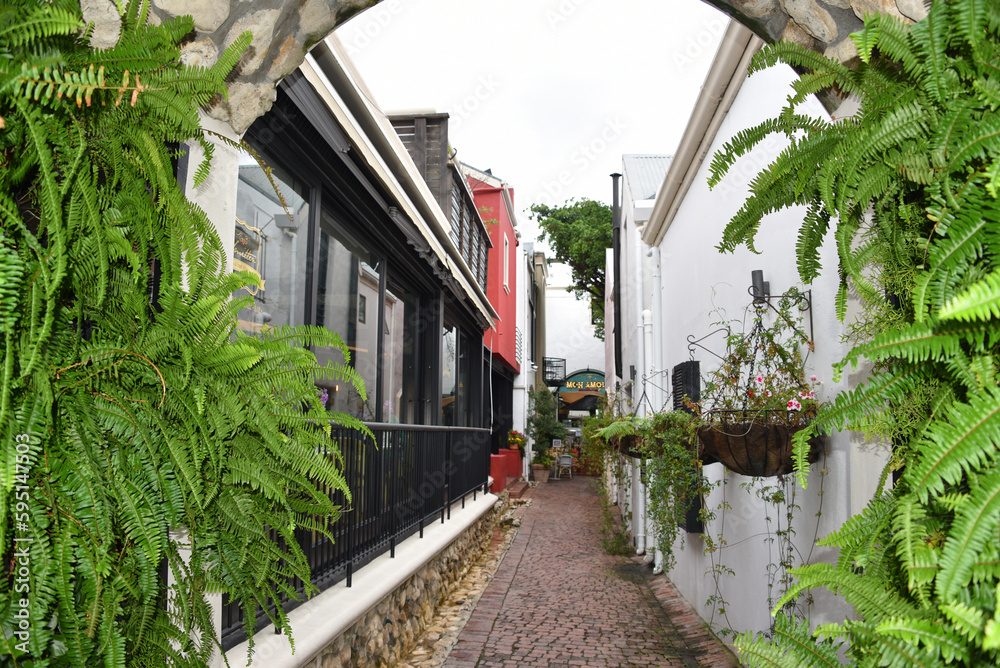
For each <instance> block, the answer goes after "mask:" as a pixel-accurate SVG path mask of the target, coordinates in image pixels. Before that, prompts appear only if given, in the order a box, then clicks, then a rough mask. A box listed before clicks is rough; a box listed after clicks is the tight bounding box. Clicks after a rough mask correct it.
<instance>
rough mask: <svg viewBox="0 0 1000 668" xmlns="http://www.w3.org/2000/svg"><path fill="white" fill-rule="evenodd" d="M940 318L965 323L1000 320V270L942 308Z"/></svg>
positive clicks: (988, 275)
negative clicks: (992, 319)
mask: <svg viewBox="0 0 1000 668" xmlns="http://www.w3.org/2000/svg"><path fill="white" fill-rule="evenodd" d="M938 316H939V317H940V318H941V319H942V320H961V321H965V322H971V321H986V320H989V319H990V318H1000V268H998V269H994V270H993V272H991V273H989V274H987V275H986V276H984V277H983V278H982V279H980V280H979V281H978V282H976V283H974V284H973V285H971V286H969V287H968V288H967V289H966V290H965V291H964V292H962V293H960V294H958V295H956V296H955V297H953V298H952V299H951V300H950V301H948V303H946V304H945V305H944V306H943V307H942V308H941V310H940V312H939V313H938Z"/></svg>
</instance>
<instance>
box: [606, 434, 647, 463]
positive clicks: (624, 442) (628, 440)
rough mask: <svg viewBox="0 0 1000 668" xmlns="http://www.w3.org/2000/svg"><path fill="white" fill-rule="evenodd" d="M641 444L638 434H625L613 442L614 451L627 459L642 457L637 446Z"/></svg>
mask: <svg viewBox="0 0 1000 668" xmlns="http://www.w3.org/2000/svg"><path fill="white" fill-rule="evenodd" d="M641 444H642V437H640V436H639V435H638V434H625V435H623V436H619V437H617V438H616V439H614V441H613V445H614V447H615V450H617V451H618V452H620V453H622V454H623V455H627V456H629V457H637V458H638V457H642V456H643V455H642V451H641V450H640V448H639V446H640V445H641Z"/></svg>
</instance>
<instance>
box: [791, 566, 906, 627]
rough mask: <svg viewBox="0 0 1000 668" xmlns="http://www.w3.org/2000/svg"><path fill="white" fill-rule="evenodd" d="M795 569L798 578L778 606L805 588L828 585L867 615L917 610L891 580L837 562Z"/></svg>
mask: <svg viewBox="0 0 1000 668" xmlns="http://www.w3.org/2000/svg"><path fill="white" fill-rule="evenodd" d="M794 573H795V576H796V577H797V578H798V581H797V582H796V583H795V584H794V585H793V586H791V587H790V588H789V590H788V591H787V592H786V593H785V595H784V596H782V597H781V599H780V600H779V601H778V603H777V604H776V605H775V609H780V608H781V607H783V606H784V605H785V604H787V603H789V602H790V601H793V600H795V598H796V597H797V596H798V595H799V594H801V593H802V592H803V591H806V590H808V589H814V588H816V587H825V588H826V589H829V590H830V591H832V592H834V593H839V594H840V595H841V596H843V597H844V598H845V599H846V600H847V602H848V603H850V604H851V605H852V606H853V607H854V609H855V610H856V611H857V612H858V614H860V615H861V616H862V617H864V618H865V619H882V618H885V617H893V616H896V617H907V616H910V615H912V614H914V613H916V612H917V610H916V609H914V608H913V607H912V606H911V605H910V604H909V603H908V602H906V601H904V600H903V599H901V598H900V597H899V596H898V595H896V593H895V592H893V591H890V590H888V589H887V585H888V583H884V582H877V581H874V580H872V579H871V578H865V577H862V576H859V575H856V574H855V573H852V572H850V571H843V570H840V569H838V568H837V567H836V566H835V565H834V564H810V565H808V566H803V567H801V568H796V569H795V570H794Z"/></svg>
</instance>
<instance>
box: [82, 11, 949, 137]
mask: <svg viewBox="0 0 1000 668" xmlns="http://www.w3.org/2000/svg"><path fill="white" fill-rule="evenodd" d="M562 1H563V2H580V1H582V0H562ZM661 1H662V2H676V0H661ZM378 2H379V0H252V1H250V2H248V1H247V0H152V6H151V11H150V16H151V20H152V21H155V22H158V21H162V20H163V19H165V18H168V17H171V16H181V15H185V14H190V15H191V16H192V17H193V18H194V25H195V34H194V35H193V38H192V39H191V41H190V42H188V43H187V44H186V45H185V46H184V48H183V56H182V58H183V59H184V60H185V61H186V62H189V63H192V64H204V65H211V64H212V63H214V62H215V59H216V58H217V57H218V54H219V52H220V51H221V50H223V49H224V48H225V47H226V46H227V45H228V44H230V43H231V42H232V41H233V40H234V39H235V38H236V36H237V35H239V34H240V33H242V32H243V31H245V30H250V31H252V32H253V34H254V41H253V43H252V45H251V47H250V49H249V50H248V52H247V53H246V54H245V55H244V57H243V60H242V61H241V63H240V64H239V66H238V67H237V71H236V72H234V74H233V75H231V83H230V84H229V99H228V100H222V101H219V102H218V103H217V104H216V105H215V106H213V107H212V108H211V109H209V110H208V114H209V115H210V116H211V117H213V118H215V119H217V120H219V121H222V122H225V123H228V124H229V125H230V126H231V127H232V129H233V130H234V131H235V133H236V134H242V133H243V131H245V130H246V129H247V128H248V127H250V124H251V123H253V121H254V119H256V118H257V117H259V116H261V115H263V114H264V113H266V112H267V111H268V109H270V108H271V104H272V102H273V101H274V95H275V85H276V84H277V82H279V81H281V79H282V78H283V77H285V76H286V75H288V74H290V73H291V72H292V71H294V70H295V68H297V67H298V66H299V65H300V64H301V63H302V61H303V59H304V58H305V54H306V52H307V51H308V49H309V47H311V46H312V45H313V44H315V43H316V42H318V41H319V40H321V39H323V38H324V37H326V36H327V35H328V34H329V33H330V32H332V31H333V29H334V28H336V27H337V26H338V25H340V24H341V23H343V22H344V21H346V20H347V19H349V18H350V17H351V16H353V15H354V14H356V13H357V12H359V11H362V10H363V9H366V8H367V7H370V6H372V5H375V4H377V3H378ZM703 2H707V3H708V4H710V5H713V6H714V7H717V8H718V9H720V10H721V11H723V12H724V13H726V14H728V15H729V16H731V17H733V18H734V19H735V20H737V21H739V22H740V23H742V24H744V25H745V26H747V27H748V28H750V30H752V31H753V32H755V33H756V34H757V35H759V36H760V37H761V38H762V39H763V40H764V41H765V42H768V43H771V42H776V41H778V40H781V39H786V40H789V41H793V42H798V43H799V44H802V45H803V46H805V47H807V48H809V49H813V50H815V51H817V52H820V53H825V54H827V55H829V56H832V57H835V58H837V59H839V60H841V61H842V62H846V63H850V62H851V60H852V59H854V58H856V56H857V52H856V50H855V49H854V45H853V44H852V43H851V41H850V39H849V38H848V35H849V34H850V33H851V32H854V31H856V30H858V29H859V28H860V27H861V25H862V24H861V17H862V16H864V14H865V13H875V12H878V13H886V14H892V15H893V16H896V17H898V18H900V19H903V20H905V21H918V20H920V19H921V18H923V17H924V16H925V15H926V14H927V10H926V8H925V6H924V4H925V0H703ZM926 2H927V4H929V3H930V0H926ZM81 6H82V8H83V12H84V17H85V18H86V19H87V20H88V21H91V22H93V23H94V24H95V31H94V34H93V38H92V43H93V44H94V45H95V46H98V47H101V46H110V45H111V44H114V42H115V41H116V39H117V34H118V14H117V11H116V9H115V4H114V2H113V0H81Z"/></svg>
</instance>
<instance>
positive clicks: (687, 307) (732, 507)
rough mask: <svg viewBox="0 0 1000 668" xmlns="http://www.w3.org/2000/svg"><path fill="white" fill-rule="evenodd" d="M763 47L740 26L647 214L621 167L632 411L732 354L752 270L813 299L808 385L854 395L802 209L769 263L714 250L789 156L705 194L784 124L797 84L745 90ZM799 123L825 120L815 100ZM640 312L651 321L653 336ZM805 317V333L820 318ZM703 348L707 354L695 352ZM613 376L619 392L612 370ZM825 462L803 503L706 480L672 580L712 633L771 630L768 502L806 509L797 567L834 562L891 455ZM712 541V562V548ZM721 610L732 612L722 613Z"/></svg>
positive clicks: (632, 178) (636, 501) (827, 285)
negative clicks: (726, 154)
mask: <svg viewBox="0 0 1000 668" xmlns="http://www.w3.org/2000/svg"><path fill="white" fill-rule="evenodd" d="M761 45H762V44H761V42H760V40H759V39H758V38H756V37H754V36H753V35H752V33H750V32H749V31H748V30H747V29H745V28H743V27H742V26H740V25H738V24H735V23H733V24H730V26H729V28H728V30H727V31H726V34H725V36H724V38H723V41H722V43H721V45H720V47H719V52H718V53H717V55H716V58H715V61H714V63H713V65H712V67H711V70H710V72H709V74H708V77H707V79H706V82H705V84H704V86H703V87H702V94H701V96H700V97H699V99H698V102H697V104H696V106H695V109H694V111H693V113H692V115H691V119H690V121H689V123H688V127H687V129H686V131H685V134H684V136H683V138H682V140H681V143H680V145H679V147H678V149H677V151H676V152H675V154H674V156H673V158H672V160H670V162H669V169H668V171H667V174H666V177H665V178H664V179H663V182H662V185H661V186H660V188H659V191H658V193H657V195H656V199H655V204H654V205H653V207H652V208H651V209H650V207H649V201H648V198H646V199H643V198H644V197H646V193H645V192H643V190H642V187H641V186H639V185H638V184H639V183H640V182H641V181H642V180H643V178H642V177H643V174H642V167H643V165H641V164H638V163H637V156H626V158H625V160H624V165H623V167H624V169H623V171H624V172H625V176H626V181H625V187H624V188H623V191H624V194H625V198H624V203H623V205H622V227H621V230H622V231H621V256H622V260H621V268H620V269H621V271H620V278H619V280H620V281H621V288H622V290H621V302H622V303H621V304H611V306H614V307H618V308H620V309H621V318H622V327H621V339H622V340H621V345H622V358H623V359H622V375H623V376H624V377H623V378H622V379H621V380H622V382H623V385H624V386H626V387H627V383H628V381H629V380H631V378H630V377H629V376H630V375H631V374H630V369H631V367H632V366H634V367H635V368H636V369H637V371H636V376H635V378H636V382H635V384H634V386H633V387H632V389H631V395H632V397H633V399H635V398H638V397H640V396H642V393H643V392H644V391H645V393H646V396H647V397H650V398H651V401H650V402H649V403H648V404H645V402H643V405H639V406H637V407H636V410H638V411H640V414H645V413H646V412H647V411H648V410H650V409H651V408H655V409H657V410H658V409H659V408H661V407H663V406H664V405H665V404H666V403H668V399H669V397H668V394H667V389H668V388H669V387H670V385H669V383H668V382H667V381H668V372H671V371H672V370H673V369H674V367H675V366H676V365H678V364H680V363H681V362H686V361H688V360H689V359H692V358H693V359H696V360H698V361H699V362H700V364H701V375H702V377H703V378H704V376H705V375H706V374H707V373H709V372H711V371H712V369H713V368H715V367H716V366H717V363H718V360H717V359H716V358H715V357H714V356H713V354H712V353H715V354H719V355H721V354H724V353H725V347H726V341H725V339H726V336H725V334H724V333H717V334H714V335H711V336H708V337H707V338H704V339H702V337H706V335H710V334H711V333H712V332H713V330H716V329H717V328H718V324H717V323H718V321H719V320H720V318H721V317H726V318H727V319H734V318H735V319H740V318H742V317H743V314H744V313H745V311H746V309H747V307H748V305H749V303H750V302H751V300H752V297H751V296H750V294H749V290H748V288H749V287H750V284H751V272H752V271H754V270H762V271H763V276H764V280H765V281H768V282H769V284H770V293H771V294H772V295H780V294H783V293H785V292H786V291H787V290H788V289H789V288H791V287H793V286H798V287H803V288H808V289H811V291H812V308H811V320H812V332H813V341H814V343H815V350H814V351H813V352H811V354H810V355H809V357H808V361H807V373H812V374H815V375H817V376H818V377H819V378H820V379H822V380H823V381H824V384H823V385H822V387H821V390H822V392H821V394H820V396H819V398H820V399H821V400H832V399H833V398H834V397H835V396H836V394H837V393H839V392H841V391H843V390H845V389H847V388H848V386H849V382H850V378H847V377H845V379H844V380H842V381H841V382H840V383H833V382H832V380H831V376H832V371H831V367H832V365H833V363H834V362H836V361H838V360H840V359H842V358H843V356H844V354H845V353H846V351H847V346H846V344H845V343H844V342H843V340H842V336H843V334H844V325H843V324H841V323H840V322H839V321H838V320H837V318H836V316H835V311H834V295H835V293H836V291H837V286H838V277H837V272H836V269H835V267H836V266H837V262H836V253H835V250H834V246H833V244H832V243H830V244H827V245H826V246H825V247H824V248H823V251H822V256H821V261H822V263H823V266H824V267H828V268H829V269H827V270H826V271H825V272H824V273H823V275H822V276H820V277H819V278H818V279H817V280H816V281H815V282H814V283H813V284H812V285H811V286H799V285H798V283H799V280H798V273H797V270H796V263H795V260H796V255H795V243H796V238H797V232H798V229H799V223H800V221H801V217H802V215H803V213H804V209H803V210H795V209H789V210H784V211H780V212H777V213H775V214H772V215H771V216H769V217H768V219H767V220H765V221H764V222H763V223H762V226H761V230H762V231H761V233H760V235H759V236H758V243H757V249H758V250H759V251H760V254H759V255H755V254H753V253H751V252H750V251H748V250H746V249H740V250H738V251H737V252H735V253H733V254H725V255H722V254H720V253H719V252H718V250H717V249H716V246H717V245H718V244H719V242H720V240H721V239H722V234H723V229H724V228H725V226H726V224H727V223H728V221H729V220H730V219H731V217H732V216H733V214H734V213H736V211H738V210H739V208H740V207H741V206H742V205H743V203H744V201H745V200H746V198H747V196H748V192H749V191H748V187H749V183H750V181H751V179H752V178H753V177H754V176H755V175H756V174H757V173H758V172H759V171H760V170H761V169H762V168H763V167H764V166H765V165H767V164H768V163H769V162H771V160H773V158H774V157H776V156H777V155H778V153H779V152H780V151H781V150H782V148H783V144H782V143H781V142H779V141H777V140H771V141H768V142H765V143H764V144H762V145H761V146H758V147H757V149H756V150H755V151H754V152H753V153H751V154H750V155H748V156H745V157H744V158H743V159H741V160H740V161H739V162H737V164H736V165H735V166H734V167H733V168H732V169H731V170H730V173H729V175H728V176H727V177H726V178H725V180H724V181H723V183H722V184H721V185H719V186H717V187H716V188H715V189H714V190H709V188H708V185H707V180H708V174H709V169H708V168H709V163H710V161H711V157H712V156H713V155H714V153H715V152H716V151H718V150H719V149H720V148H721V147H722V146H723V145H724V144H725V142H726V141H727V140H729V139H730V138H731V137H733V136H734V135H735V134H736V133H737V132H739V131H740V130H743V129H745V128H747V127H751V126H753V125H756V124H758V123H760V122H761V121H763V120H765V119H768V118H772V117H774V116H776V115H777V113H778V112H779V111H780V109H781V107H782V105H783V104H784V102H785V99H786V96H787V95H788V94H789V93H790V92H791V88H790V84H791V83H792V82H793V81H794V79H795V74H794V72H793V71H792V70H791V69H790V68H771V69H768V70H766V71H764V72H761V73H758V74H755V75H754V76H753V77H751V78H750V79H747V78H746V68H747V65H748V63H749V60H750V58H751V56H752V55H753V54H754V53H755V52H756V51H757V50H758V49H759V48H760V47H761ZM800 112H801V113H808V114H812V115H815V116H817V117H821V116H822V117H826V118H829V115H828V114H827V112H826V111H825V110H824V109H823V107H822V106H821V105H820V104H819V102H818V101H816V100H812V101H811V102H810V103H807V104H806V105H804V106H803V107H802V108H800ZM659 159H660V160H664V157H662V156H660V158H659ZM648 160H650V161H652V160H653V158H652V157H649V158H648ZM831 241H832V240H831ZM608 276H609V282H608V283H609V284H608V291H609V294H611V292H612V290H613V277H614V272H612V271H610V270H609V272H608ZM644 312H646V313H647V314H648V315H647V317H648V322H649V327H648V329H645V330H644V328H643V314H644ZM722 314H724V316H723V315H722ZM804 317H805V322H806V323H808V322H809V318H810V313H805V314H804ZM747 321H748V322H749V318H747ZM612 324H613V318H612V316H611V315H609V316H608V320H607V331H608V335H607V336H606V345H607V348H608V351H609V352H608V356H609V357H611V356H612V355H613V353H612V352H610V351H613V346H614V333H613V331H612ZM640 333H641V334H640ZM698 339H702V340H701V341H700V345H701V346H703V347H699V346H693V347H692V346H690V342H691V341H692V340H698ZM639 370H643V371H639ZM608 376H609V378H608V383H609V386H610V385H611V384H612V382H613V379H612V377H611V376H612V372H611V369H610V367H609V374H608ZM667 408H668V409H669V406H667ZM825 449H826V452H825V455H823V456H821V458H820V459H819V461H817V462H816V463H815V464H814V465H813V467H812V473H811V475H810V478H809V484H808V488H807V489H805V490H804V489H802V488H801V487H796V486H795V483H794V480H793V478H792V476H787V477H786V478H785V479H783V480H782V479H778V478H776V477H771V478H749V477H744V476H741V475H739V474H737V473H734V472H732V471H729V470H727V469H725V468H724V467H723V465H722V464H720V463H715V464H710V465H706V466H705V467H704V469H703V472H704V474H705V475H706V476H707V478H708V479H709V480H710V481H711V482H714V483H717V485H716V487H715V488H714V490H713V491H712V492H711V493H710V494H709V495H708V496H707V498H705V499H704V506H705V508H706V509H707V510H709V511H714V512H715V519H714V520H711V521H709V522H707V523H706V525H705V533H704V534H701V533H688V534H686V536H685V534H683V533H682V541H683V545H681V541H680V540H679V541H678V544H677V545H675V547H674V552H675V555H676V557H677V564H676V567H675V568H674V569H673V570H672V571H671V572H670V573H669V574H668V576H669V577H670V579H671V581H672V582H673V583H674V584H675V585H676V586H677V588H678V589H679V590H680V591H681V593H682V594H683V595H684V596H685V597H686V598H687V599H688V600H689V601H690V602H691V603H692V604H693V605H694V606H695V607H696V609H697V610H698V612H699V614H701V616H702V617H703V618H704V619H705V620H707V621H710V622H711V624H712V626H713V627H714V628H715V629H716V630H720V629H723V628H730V629H733V630H735V631H738V632H739V631H744V630H748V629H750V630H755V631H766V630H767V629H769V627H770V624H771V620H772V618H771V614H770V613H771V607H770V605H769V601H770V602H771V603H774V602H776V601H777V599H778V598H779V596H780V593H781V588H782V585H781V577H782V575H783V568H782V566H781V563H780V562H781V559H780V557H779V556H778V555H777V550H778V544H779V543H780V535H781V533H780V532H782V531H787V527H785V526H784V523H785V517H786V515H785V510H786V508H787V506H786V505H785V504H782V503H777V504H773V503H765V502H764V501H762V500H761V497H762V496H769V495H771V494H772V493H773V492H775V491H778V492H780V493H782V494H784V496H785V498H786V499H788V500H793V502H794V505H796V506H798V508H797V509H795V510H794V513H793V515H794V520H793V521H792V525H791V530H792V531H791V533H792V542H793V546H792V547H791V549H792V552H793V559H792V561H793V562H794V564H796V565H797V564H799V563H802V562H807V563H811V562H817V561H824V560H832V559H835V558H836V554H835V552H834V551H833V550H830V549H828V548H821V547H818V546H816V545H815V538H816V537H822V536H824V535H826V534H829V533H830V532H831V531H833V530H834V529H836V528H837V527H839V526H840V525H841V524H843V522H844V521H845V520H846V519H847V518H848V517H850V516H851V515H853V514H855V513H857V512H860V511H861V510H862V509H863V508H864V507H865V505H866V503H867V502H868V500H869V498H870V497H871V495H872V494H873V492H874V489H875V485H876V482H877V478H878V475H879V473H880V472H881V470H882V468H883V465H884V456H883V455H884V453H882V452H881V451H879V450H878V449H877V448H864V449H860V448H858V447H856V444H852V440H851V436H850V434H847V433H836V434H832V435H829V437H828V438H827V439H826V446H825ZM635 464H637V462H631V463H630V465H632V470H631V471H630V472H629V475H627V476H626V479H625V481H624V482H625V484H624V485H623V488H624V489H622V490H619V491H618V501H619V503H622V504H626V505H628V506H629V507H628V508H627V510H628V511H629V515H630V516H631V518H632V519H631V520H630V521H631V523H632V526H631V530H632V533H633V537H634V538H635V540H636V545H637V549H638V551H639V552H640V553H642V552H645V551H646V548H647V547H648V548H649V549H650V550H652V549H653V545H654V544H655V541H654V540H653V537H652V536H651V535H650V536H649V538H648V540H647V534H651V533H652V531H651V529H650V527H649V526H648V522H647V521H646V519H645V518H644V505H645V501H646V499H645V498H644V490H642V489H641V488H640V485H641V480H640V478H639V477H638V471H636V470H635V469H637V468H638V467H637V466H636V465H635ZM629 487H631V489H629ZM767 487H770V490H767V489H765V488H767ZM793 495H794V496H793ZM779 522H780V523H781V526H778V523H779ZM704 536H708V537H709V539H710V540H709V541H706V539H705V538H704ZM771 539H775V540H773V541H772V540H771ZM713 542H714V546H715V547H714V549H709V548H711V547H712V546H713ZM650 561H651V559H650ZM813 595H814V597H815V598H814V599H812V600H810V601H805V602H803V604H802V606H800V611H801V612H804V613H805V614H807V615H808V616H809V618H810V620H811V622H812V623H813V624H818V623H823V622H826V621H838V622H839V621H842V620H843V619H844V617H845V616H846V615H847V614H849V610H848V609H847V608H846V606H845V605H843V604H842V603H841V602H840V601H839V600H838V599H836V598H835V597H834V596H832V595H830V594H827V593H826V592H820V591H817V592H814V594H813ZM723 600H724V601H725V604H721V603H720V601H723ZM723 609H724V612H723Z"/></svg>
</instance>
